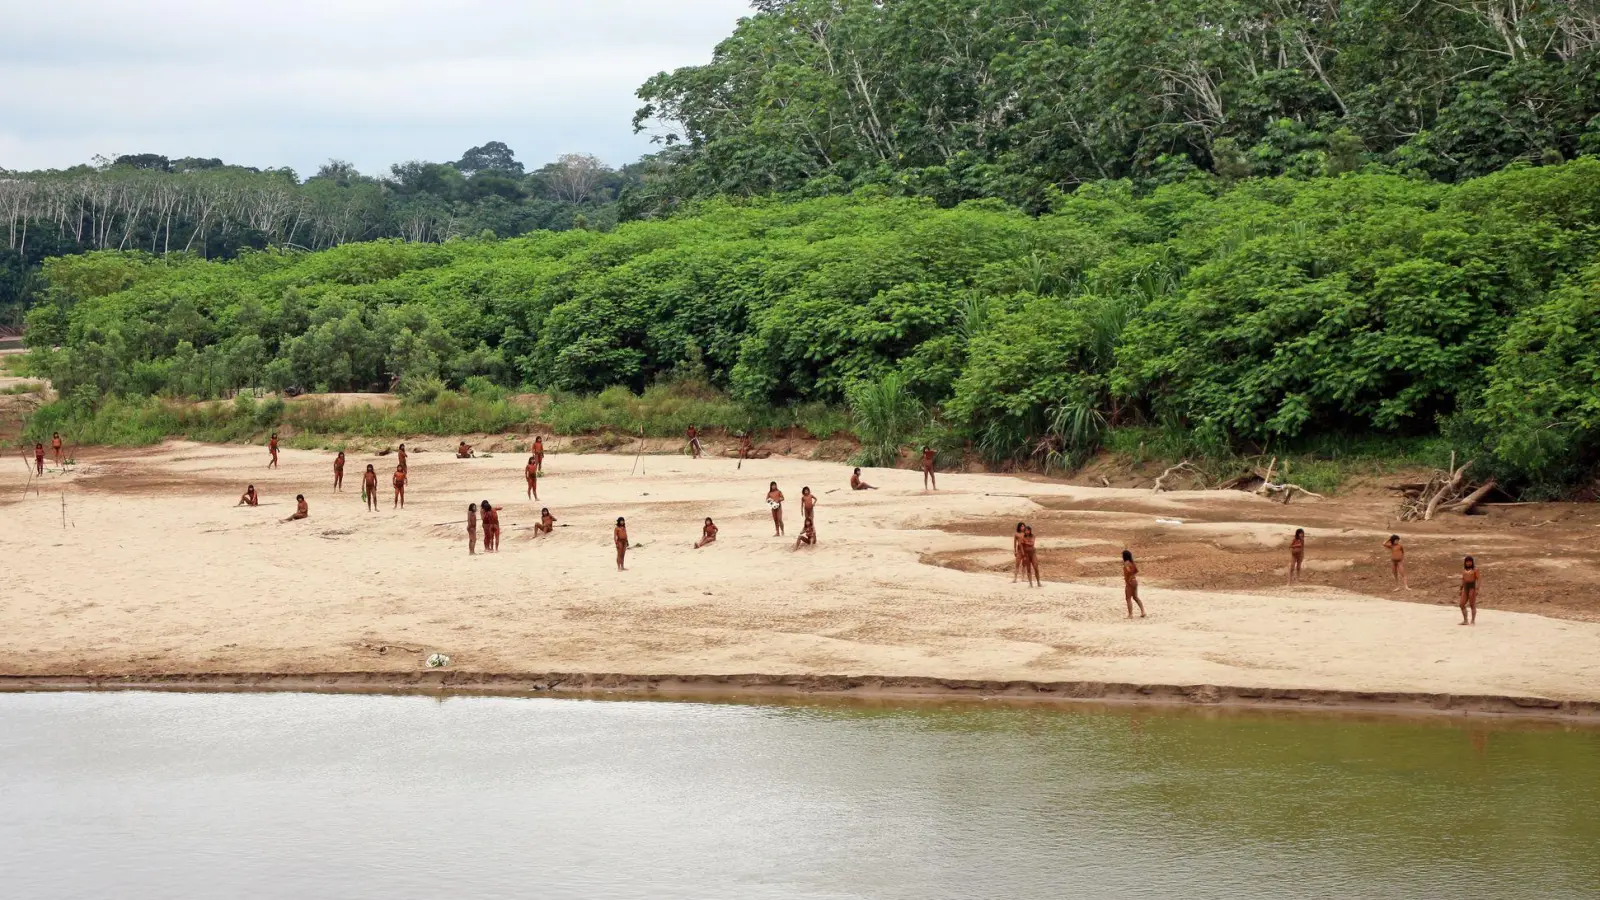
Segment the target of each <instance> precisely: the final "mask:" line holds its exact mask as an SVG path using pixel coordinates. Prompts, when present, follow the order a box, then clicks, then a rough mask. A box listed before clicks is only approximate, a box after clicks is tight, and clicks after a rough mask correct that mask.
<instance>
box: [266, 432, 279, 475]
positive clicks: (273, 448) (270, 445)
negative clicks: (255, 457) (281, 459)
mask: <svg viewBox="0 0 1600 900" xmlns="http://www.w3.org/2000/svg"><path fill="white" fill-rule="evenodd" d="M267 452H268V453H270V454H272V461H271V462H268V463H267V468H269V469H276V468H277V467H278V433H277V432H276V431H274V432H273V433H272V436H271V437H269V438H267Z"/></svg>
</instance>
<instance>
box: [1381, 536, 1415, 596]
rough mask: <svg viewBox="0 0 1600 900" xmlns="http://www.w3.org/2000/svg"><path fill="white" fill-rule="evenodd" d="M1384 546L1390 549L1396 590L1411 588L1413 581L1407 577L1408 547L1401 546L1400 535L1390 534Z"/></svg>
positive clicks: (1390, 566) (1391, 569)
mask: <svg viewBox="0 0 1600 900" xmlns="http://www.w3.org/2000/svg"><path fill="white" fill-rule="evenodd" d="M1383 546H1384V549H1386V550H1388V551H1389V571H1390V572H1392V573H1393V574H1394V581H1395V584H1396V585H1397V587H1395V590H1397V591H1398V590H1400V588H1405V589H1406V590H1408V591H1409V590H1411V582H1410V581H1409V580H1408V579H1407V578H1406V548H1404V547H1402V546H1400V535H1398V534H1391V535H1389V539H1388V540H1387V541H1384V542H1383Z"/></svg>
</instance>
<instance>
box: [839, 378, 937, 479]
mask: <svg viewBox="0 0 1600 900" xmlns="http://www.w3.org/2000/svg"><path fill="white" fill-rule="evenodd" d="M846 396H847V399H848V400H849V401H850V416H851V421H852V422H854V423H855V432H856V436H857V437H858V438H859V439H860V440H861V456H860V459H861V460H862V464H863V465H870V466H891V465H894V463H895V461H896V459H898V458H899V455H900V447H901V445H903V444H904V443H905V442H906V441H907V440H910V439H911V438H912V437H913V436H914V435H916V434H917V432H918V431H919V430H920V429H921V428H922V427H923V425H924V423H925V422H926V421H927V418H928V412H927V410H926V409H925V408H924V407H923V405H922V403H921V402H920V401H918V400H917V398H916V397H915V396H913V395H912V394H911V392H910V391H909V390H907V389H906V382H905V379H904V378H903V377H902V376H901V375H900V374H899V373H898V372H890V373H889V374H887V375H884V376H883V377H882V378H879V379H878V380H877V381H858V382H856V383H854V384H852V385H851V386H850V389H849V391H848V392H847V394H846Z"/></svg>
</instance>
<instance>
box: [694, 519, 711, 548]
mask: <svg viewBox="0 0 1600 900" xmlns="http://www.w3.org/2000/svg"><path fill="white" fill-rule="evenodd" d="M716 540H717V523H715V522H713V521H711V517H710V516H706V524H705V525H703V526H701V528H700V540H698V541H695V542H694V548H695V549H696V550H699V549H700V548H701V547H704V546H705V545H707V544H714V543H716Z"/></svg>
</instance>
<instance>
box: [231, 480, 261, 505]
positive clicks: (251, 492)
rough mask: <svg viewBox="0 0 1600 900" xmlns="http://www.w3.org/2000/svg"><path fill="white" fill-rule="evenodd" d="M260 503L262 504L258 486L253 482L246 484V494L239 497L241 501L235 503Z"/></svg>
mask: <svg viewBox="0 0 1600 900" xmlns="http://www.w3.org/2000/svg"><path fill="white" fill-rule="evenodd" d="M260 505H261V498H259V497H257V496H256V486H255V485H253V484H251V485H246V486H245V489H244V494H243V495H241V496H240V497H239V502H238V503H235V504H234V506H260Z"/></svg>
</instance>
